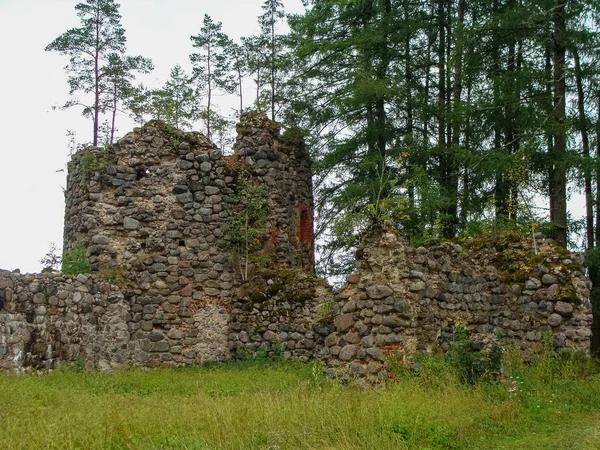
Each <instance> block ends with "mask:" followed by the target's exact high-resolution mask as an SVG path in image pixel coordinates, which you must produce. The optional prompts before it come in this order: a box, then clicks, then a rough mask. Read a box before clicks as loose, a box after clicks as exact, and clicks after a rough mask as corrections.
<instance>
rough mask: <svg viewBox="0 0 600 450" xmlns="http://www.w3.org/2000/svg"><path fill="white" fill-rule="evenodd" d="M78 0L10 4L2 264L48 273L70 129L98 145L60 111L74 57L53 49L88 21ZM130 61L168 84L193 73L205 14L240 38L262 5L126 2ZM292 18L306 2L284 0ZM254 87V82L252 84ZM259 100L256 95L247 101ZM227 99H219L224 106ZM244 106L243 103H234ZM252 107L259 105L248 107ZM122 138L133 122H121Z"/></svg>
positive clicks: (83, 123)
mask: <svg viewBox="0 0 600 450" xmlns="http://www.w3.org/2000/svg"><path fill="white" fill-rule="evenodd" d="M76 3H78V1H77V0H0V62H1V63H0V64H1V65H0V99H1V105H0V268H2V269H9V270H13V269H16V268H19V269H21V272H22V273H24V272H38V271H40V270H41V266H40V264H39V259H40V258H41V257H42V256H43V255H44V254H45V253H46V252H47V250H48V247H49V243H50V242H54V243H55V244H57V245H58V246H59V247H61V246H62V230H63V214H64V197H63V191H62V189H63V187H64V185H65V177H66V173H65V172H57V171H58V170H61V169H64V168H65V166H66V163H67V160H68V155H69V149H68V139H67V137H66V131H67V130H73V131H76V132H77V138H78V140H79V141H89V140H91V131H90V130H91V126H90V124H89V123H88V120H89V119H85V118H83V117H82V116H81V115H80V111H79V110H77V109H76V108H72V109H71V110H68V111H61V110H54V111H53V110H52V106H53V105H62V104H64V102H65V101H67V100H68V99H69V96H68V86H67V82H66V75H65V73H64V71H63V67H64V66H65V65H66V64H67V62H68V57H66V56H61V55H59V54H58V53H56V52H45V51H44V48H45V47H46V46H47V45H48V44H49V43H50V42H51V41H52V40H54V39H55V38H56V37H58V36H59V35H60V34H62V33H63V32H65V31H66V30H67V29H69V28H72V27H78V26H79V25H80V23H79V19H78V17H77V16H76V11H75V9H74V7H75V4H76ZM118 3H120V4H121V8H120V13H121V16H122V24H123V26H124V28H125V30H126V36H127V49H128V54H130V55H142V56H145V57H149V58H151V59H152V60H153V62H154V66H155V70H154V72H153V73H152V74H151V75H150V76H149V77H146V78H144V80H143V81H144V84H147V85H148V84H150V85H153V87H159V86H161V85H162V84H163V83H164V82H165V81H166V79H167V78H168V76H169V72H170V70H171V68H172V67H173V66H174V65H175V64H181V65H182V66H183V67H184V69H186V71H187V72H188V73H189V69H190V66H189V54H190V53H192V50H193V48H192V46H191V41H190V36H191V35H195V34H198V32H199V31H200V27H201V24H202V19H203V17H204V14H209V15H210V16H211V17H212V18H213V20H214V21H220V22H223V31H224V32H225V33H227V34H228V35H229V36H230V37H231V38H234V39H236V40H237V39H238V38H239V37H240V36H249V35H252V34H256V33H258V25H257V21H256V18H257V16H258V15H260V14H262V10H261V5H262V3H263V1H262V0H218V1H215V0H120V1H119V2H118ZM283 3H284V6H285V11H286V12H288V13H297V12H302V11H303V7H302V3H301V0H284V1H283ZM248 87H249V88H250V86H248ZM247 98H248V99H249V98H250V97H249V96H248V97H247ZM217 102H219V100H217ZM233 104H234V105H235V100H234V103H233ZM247 106H249V105H247ZM117 127H118V128H119V129H120V132H119V135H123V134H125V133H127V132H128V131H129V130H130V129H131V128H132V127H133V124H131V122H128V121H127V120H126V119H125V118H121V120H119V122H118V123H117Z"/></svg>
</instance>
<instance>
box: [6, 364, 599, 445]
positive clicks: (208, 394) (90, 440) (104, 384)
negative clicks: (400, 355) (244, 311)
mask: <svg viewBox="0 0 600 450" xmlns="http://www.w3.org/2000/svg"><path fill="white" fill-rule="evenodd" d="M513 359H514V358H513ZM514 361H516V359H514ZM463 448H464V449H544V450H549V449H600V367H599V366H598V363H595V362H591V361H586V360H582V359H579V358H575V357H569V358H563V359H557V358H553V357H545V358H541V359H540V360H538V362H537V363H536V364H533V365H531V366H527V367H526V366H523V365H521V364H520V363H518V362H514V363H511V362H510V357H509V358H507V361H506V362H505V378H504V379H503V380H501V381H500V382H498V383H479V384H477V385H475V386H474V387H473V386H468V385H463V384H461V383H460V381H459V380H458V377H457V376H456V375H455V372H454V371H453V368H452V367H450V366H448V364H447V363H446V362H444V361H442V360H439V359H430V360H427V361H425V362H424V363H423V369H422V370H421V371H420V373H419V375H418V376H416V375H414V374H411V373H410V371H408V370H400V371H399V376H398V380H397V381H396V382H394V383H390V384H388V385H387V386H386V387H385V388H379V389H370V390H364V389H359V388H354V387H347V386H344V385H342V384H341V383H339V382H336V381H334V380H328V379H325V378H324V377H322V376H321V374H320V368H319V367H318V366H315V365H300V364H298V365H296V364H289V363H287V364H284V363H269V362H262V363H257V362H245V363H231V364H227V365H222V366H212V367H203V368H187V369H181V370H156V371H139V370H124V371H119V372H115V373H110V374H109V373H94V372H79V371H77V370H75V369H74V368H70V369H63V370H58V371H55V372H53V373H50V374H44V375H36V374H29V375H25V376H8V375H0V449H3V450H8V449H28V450H29V449H271V450H275V449H463Z"/></svg>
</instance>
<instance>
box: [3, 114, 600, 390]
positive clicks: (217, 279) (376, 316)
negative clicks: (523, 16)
mask: <svg viewBox="0 0 600 450" xmlns="http://www.w3.org/2000/svg"><path fill="white" fill-rule="evenodd" d="M237 130H238V137H237V140H236V143H235V145H234V149H233V150H234V152H233V155H231V156H223V155H222V154H221V152H220V151H219V150H218V149H217V148H216V147H215V146H214V144H212V143H211V142H210V141H208V140H207V139H206V138H205V137H204V136H203V135H202V134H200V133H195V132H191V133H186V132H181V131H178V130H175V129H172V128H170V127H168V126H166V125H165V124H163V123H161V122H157V121H154V122H150V123H148V124H146V125H145V126H143V127H141V128H136V129H135V130H134V131H133V132H132V133H129V134H127V135H126V136H125V137H123V138H122V139H121V140H120V141H119V142H118V143H116V144H115V145H114V146H113V147H112V148H110V149H108V150H101V149H87V150H83V151H80V152H78V153H77V154H75V155H74V156H73V158H72V161H71V162H70V164H69V175H68V180H67V189H66V192H65V200H66V208H65V229H64V247H63V248H64V250H65V251H69V250H72V249H74V248H75V247H76V246H77V245H81V246H83V247H84V248H85V249H86V252H87V256H88V260H89V263H90V270H89V272H90V273H88V274H80V275H76V276H68V275H64V274H61V273H57V272H48V273H41V274H20V273H19V272H18V271H14V272H9V271H5V270H0V369H2V370H6V371H13V372H21V371H24V370H29V369H49V368H52V367H54V365H55V364H57V363H60V362H69V361H74V360H76V359H80V360H81V361H83V363H84V364H85V366H86V367H88V368H99V369H112V368H117V367H120V366H124V365H126V366H134V367H176V366H181V365H190V364H201V363H204V362H207V361H226V360H229V359H231V358H233V357H238V356H240V355H252V354H255V353H256V352H257V351H258V350H259V349H262V351H264V352H265V353H267V354H269V355H280V356H282V357H284V358H297V359H301V360H304V361H307V360H319V361H322V362H323V364H324V366H325V370H326V371H327V372H328V373H330V374H334V373H340V372H341V373H352V374H355V375H357V376H363V377H365V378H367V379H369V381H377V380H380V379H383V378H385V377H387V375H388V373H387V367H386V364H387V359H388V356H389V355H390V354H394V355H396V356H398V355H400V356H401V357H410V356H412V355H414V354H416V353H419V352H434V351H436V350H437V349H442V350H443V349H444V348H447V346H448V345H449V341H450V340H451V338H452V330H453V327H454V325H455V324H457V323H460V324H462V325H463V326H464V327H465V328H466V329H467V331H469V332H470V333H471V335H472V336H473V338H474V339H475V340H476V342H479V343H481V345H485V343H486V342H489V340H490V339H492V338H496V337H498V336H500V335H502V336H504V337H505V338H506V339H509V340H511V341H512V342H514V343H516V345H518V346H519V347H520V349H521V350H522V352H523V355H524V357H525V358H528V357H530V355H531V354H532V353H534V352H536V351H539V350H540V346H541V341H542V340H543V339H544V338H545V336H551V338H552V343H553V345H554V347H556V348H573V349H575V350H576V351H586V350H587V349H588V348H589V343H590V336H591V331H590V330H591V321H592V314H591V306H590V302H589V299H588V298H589V288H590V285H589V281H588V280H587V279H586V278H585V277H584V275H583V273H582V269H581V265H580V263H581V261H579V260H578V259H577V256H576V255H569V254H560V253H557V252H558V250H557V249H556V248H555V247H554V246H553V245H551V242H550V241H546V242H545V243H544V242H539V243H537V244H538V247H539V249H540V257H538V258H537V259H536V261H537V262H536V265H535V267H530V268H529V269H531V270H530V272H527V273H526V275H527V276H526V277H525V278H524V279H520V280H517V281H515V280H514V279H513V280H510V278H511V277H510V276H509V275H507V274H506V273H504V272H503V269H502V268H501V267H496V266H495V265H494V264H496V265H498V258H495V257H494V255H495V253H494V251H492V250H490V251H489V252H486V251H485V249H484V251H482V252H479V254H477V255H475V254H473V253H471V252H468V251H464V250H463V249H462V248H461V247H460V246H457V245H456V244H444V245H442V246H438V247H432V248H429V249H425V248H418V249H413V248H410V247H408V246H407V245H405V244H404V243H403V242H402V239H401V238H400V236H398V234H397V233H395V232H392V231H389V230H386V229H384V228H381V227H374V228H372V229H371V231H370V232H369V233H368V234H367V235H366V236H365V238H364V240H363V243H362V245H361V247H360V248H359V250H358V252H357V260H356V270H355V272H354V273H353V274H351V275H349V276H348V282H347V284H346V285H344V286H343V287H342V288H341V289H338V290H332V289H331V288H330V287H329V286H328V285H327V284H326V283H325V282H324V281H322V280H319V279H317V278H316V277H315V276H314V237H313V226H312V222H313V197H312V181H311V168H310V160H309V156H308V153H307V150H306V148H305V146H304V144H303V143H302V141H301V139H298V138H297V137H296V136H294V134H293V133H284V134H283V135H280V130H279V126H278V125H277V124H275V123H274V122H271V121H269V120H267V119H266V118H265V117H263V116H261V115H259V114H256V113H250V114H247V115H244V116H243V117H242V119H241V122H240V124H239V125H238V127H237ZM248 184H251V185H255V186H264V187H266V189H263V190H262V191H257V192H262V194H260V195H264V196H266V198H267V200H268V204H269V217H268V218H267V222H266V224H265V229H264V232H263V233H262V235H261V236H260V237H259V238H260V244H261V250H260V253H261V255H262V256H264V257H266V260H265V259H264V258H263V264H264V265H265V266H266V267H265V268H262V269H260V268H258V267H256V265H254V266H251V267H250V269H251V272H250V277H249V280H247V281H243V280H242V277H241V273H240V270H239V265H238V264H236V260H235V257H232V249H231V248H230V247H228V246H227V245H224V240H225V236H226V234H227V229H228V227H229V226H231V218H232V216H234V215H235V214H236V209H235V206H236V201H237V200H236V198H237V197H236V196H237V195H238V194H239V190H240V189H243V188H245V186H248ZM525 251H526V252H529V250H527V249H526V250H525ZM496 253H498V252H496ZM496 256H498V255H496ZM523 270H524V269H523ZM523 273H525V272H523ZM513 278H514V277H513Z"/></svg>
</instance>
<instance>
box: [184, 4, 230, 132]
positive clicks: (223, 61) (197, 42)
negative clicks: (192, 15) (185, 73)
mask: <svg viewBox="0 0 600 450" xmlns="http://www.w3.org/2000/svg"><path fill="white" fill-rule="evenodd" d="M221 28H222V24H221V22H216V23H215V22H213V20H212V19H211V17H210V16H209V15H208V14H205V15H204V20H203V22H202V27H201V28H200V32H199V33H198V34H197V35H196V36H191V37H190V39H191V40H192V46H193V47H194V48H196V49H198V50H199V53H193V54H191V55H190V60H191V62H192V65H193V66H194V69H193V76H194V80H195V81H196V82H197V83H198V85H199V89H200V90H203V91H205V92H206V109H205V112H204V121H205V123H206V136H207V137H208V138H209V139H210V138H211V135H212V130H211V120H212V114H213V109H214V105H213V103H212V101H213V95H214V91H215V90H216V89H222V90H228V89H230V82H229V77H228V75H229V73H230V67H229V63H230V59H228V58H227V53H226V49H227V48H228V45H229V41H230V40H229V38H228V37H227V35H226V34H225V33H223V32H222V31H221Z"/></svg>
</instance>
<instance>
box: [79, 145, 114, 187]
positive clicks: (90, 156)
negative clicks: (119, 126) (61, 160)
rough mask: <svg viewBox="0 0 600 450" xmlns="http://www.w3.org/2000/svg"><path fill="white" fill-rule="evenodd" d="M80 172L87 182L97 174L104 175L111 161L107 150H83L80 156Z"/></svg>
mask: <svg viewBox="0 0 600 450" xmlns="http://www.w3.org/2000/svg"><path fill="white" fill-rule="evenodd" d="M77 155H78V157H79V164H80V171H81V174H82V175H83V178H84V179H85V180H91V179H92V177H93V176H94V174H95V173H96V172H98V173H104V172H106V168H107V167H108V165H109V163H110V160H109V159H108V152H107V150H87V149H86V150H82V151H80V152H79V153H78V154H77Z"/></svg>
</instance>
